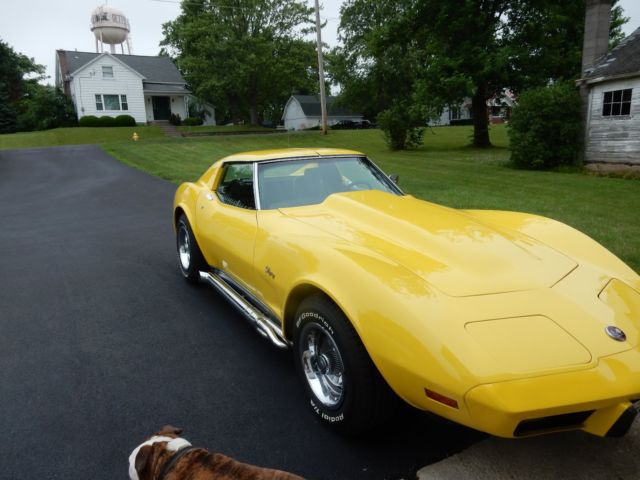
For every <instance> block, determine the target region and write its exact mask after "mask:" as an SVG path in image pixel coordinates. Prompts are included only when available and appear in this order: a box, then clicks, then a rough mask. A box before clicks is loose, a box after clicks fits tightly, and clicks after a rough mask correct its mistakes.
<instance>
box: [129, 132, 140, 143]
mask: <svg viewBox="0 0 640 480" xmlns="http://www.w3.org/2000/svg"><path fill="white" fill-rule="evenodd" d="M139 138H140V135H138V134H137V133H136V132H133V135H132V136H131V140H133V141H134V142H137V141H138V139H139Z"/></svg>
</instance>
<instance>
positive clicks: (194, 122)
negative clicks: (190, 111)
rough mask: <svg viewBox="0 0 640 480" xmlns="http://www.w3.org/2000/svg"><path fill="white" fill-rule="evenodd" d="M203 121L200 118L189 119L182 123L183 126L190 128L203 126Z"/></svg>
mask: <svg viewBox="0 0 640 480" xmlns="http://www.w3.org/2000/svg"><path fill="white" fill-rule="evenodd" d="M202 123H203V121H202V119H201V118H198V117H187V118H185V119H184V120H183V121H182V125H186V126H188V127H194V126H197V125H202Z"/></svg>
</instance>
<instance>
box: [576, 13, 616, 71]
mask: <svg viewBox="0 0 640 480" xmlns="http://www.w3.org/2000/svg"><path fill="white" fill-rule="evenodd" d="M586 5H587V10H586V15H585V19H584V43H583V46H582V73H583V74H584V73H586V72H587V70H589V68H591V67H592V66H593V64H594V63H595V62H596V60H598V59H599V58H600V57H602V56H603V55H605V54H606V53H607V52H608V51H609V24H610V23H611V0H586Z"/></svg>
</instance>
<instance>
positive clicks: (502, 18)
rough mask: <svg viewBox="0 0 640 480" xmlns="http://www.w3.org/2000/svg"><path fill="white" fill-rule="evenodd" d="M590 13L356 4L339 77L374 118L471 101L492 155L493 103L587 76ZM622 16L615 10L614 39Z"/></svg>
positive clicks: (547, 5)
mask: <svg viewBox="0 0 640 480" xmlns="http://www.w3.org/2000/svg"><path fill="white" fill-rule="evenodd" d="M616 2H617V0H615V1H614V5H615V3H616ZM378 12H379V14H378ZM584 13H585V5H584V2H583V1H578V2H558V1H557V0H401V1H399V2H390V1H388V0H382V1H380V2H377V1H375V2H374V1H371V0H348V1H347V2H346V3H345V5H344V6H343V9H342V17H341V22H340V31H341V35H342V37H341V38H342V39H343V42H344V44H345V47H344V49H339V50H337V51H336V52H335V54H336V57H337V58H338V60H335V61H334V64H335V72H336V73H335V75H334V78H335V79H336V80H338V81H340V82H341V83H342V85H343V89H344V95H345V97H347V98H354V99H356V100H359V101H360V102H363V103H364V102H366V103H367V108H369V110H376V109H382V108H388V106H389V105H390V104H392V103H394V102H398V101H399V99H404V101H407V100H408V99H411V103H414V104H415V103H417V104H419V105H422V106H423V108H425V110H426V113H428V112H434V111H437V110H439V109H442V108H443V107H444V106H445V105H447V104H456V103H459V102H460V101H461V100H462V99H463V98H464V97H468V96H469V97H471V99H472V110H473V119H474V120H473V121H474V135H473V144H474V145H475V146H477V147H487V146H490V145H491V144H490V141H489V129H488V116H487V106H486V102H487V100H488V99H489V98H491V97H493V96H494V95H496V94H499V93H500V92H501V91H502V90H503V89H504V88H509V89H511V90H513V91H516V92H519V91H523V90H524V89H526V88H531V87H536V86H542V85H546V84H548V83H549V82H550V81H558V80H566V79H575V78H577V77H578V76H579V74H580V63H581V52H582V37H583V30H584ZM622 13H623V12H622V9H621V8H620V7H615V8H614V9H613V11H612V14H613V20H612V26H613V28H612V30H611V35H612V38H618V37H619V36H620V32H621V26H622V24H624V22H625V21H626V20H625V19H624V17H623V16H622ZM394 69H395V72H397V75H393V74H391V76H390V77H389V76H387V77H386V78H385V76H384V75H382V74H383V73H386V72H389V71H390V70H391V71H394ZM390 79H391V81H389V80H390ZM375 87H380V88H381V92H382V93H378V92H376V91H375ZM396 87H397V88H396ZM366 92H370V93H371V98H370V99H369V100H368V101H367V99H366V95H365V93H366ZM378 111H380V110H378ZM425 118H426V117H425Z"/></svg>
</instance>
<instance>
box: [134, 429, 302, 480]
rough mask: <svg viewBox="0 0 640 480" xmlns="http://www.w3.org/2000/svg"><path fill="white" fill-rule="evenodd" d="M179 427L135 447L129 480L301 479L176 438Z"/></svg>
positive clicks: (300, 479) (159, 433) (157, 434)
mask: <svg viewBox="0 0 640 480" xmlns="http://www.w3.org/2000/svg"><path fill="white" fill-rule="evenodd" d="M181 433H182V429H181V428H176V427H172V426H171V425H167V426H165V427H163V428H162V430H160V431H159V432H158V433H156V434H155V435H153V436H152V437H150V438H149V439H148V440H146V441H145V442H143V443H142V444H140V445H138V446H137V447H136V448H135V449H134V450H133V452H132V453H131V455H130V456H129V478H131V480H183V479H189V480H303V479H302V477H299V476H297V475H293V474H291V473H287V472H283V471H281V470H271V469H268V468H260V467H255V466H253V465H248V464H246V463H240V462H237V461H236V460H234V459H232V458H229V457H227V456H225V455H221V454H219V453H209V452H208V451H207V450H205V449H204V448H194V447H192V446H191V444H190V443H189V442H188V441H187V440H185V439H184V438H181V437H179V435H180V434H181Z"/></svg>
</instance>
